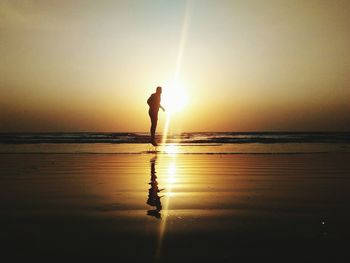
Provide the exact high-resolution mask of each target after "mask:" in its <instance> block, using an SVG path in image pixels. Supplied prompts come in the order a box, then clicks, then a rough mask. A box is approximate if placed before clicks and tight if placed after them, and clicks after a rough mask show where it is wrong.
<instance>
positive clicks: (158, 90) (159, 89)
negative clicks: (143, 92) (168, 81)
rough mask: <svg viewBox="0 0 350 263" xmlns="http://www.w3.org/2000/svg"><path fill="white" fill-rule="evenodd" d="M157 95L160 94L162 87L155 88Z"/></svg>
mask: <svg viewBox="0 0 350 263" xmlns="http://www.w3.org/2000/svg"><path fill="white" fill-rule="evenodd" d="M157 94H162V87H159V86H158V87H157Z"/></svg>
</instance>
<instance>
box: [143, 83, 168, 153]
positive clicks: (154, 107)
mask: <svg viewBox="0 0 350 263" xmlns="http://www.w3.org/2000/svg"><path fill="white" fill-rule="evenodd" d="M161 94H162V87H157V91H156V93H153V94H152V95H151V96H150V97H149V98H148V100H147V104H148V105H149V110H148V114H149V117H150V118H151V143H152V145H153V146H157V142H156V138H155V134H156V128H157V122H158V111H159V108H161V109H162V110H163V111H165V109H164V108H163V107H162V105H160V100H161V98H160V95H161Z"/></svg>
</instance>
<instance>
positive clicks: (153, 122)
mask: <svg viewBox="0 0 350 263" xmlns="http://www.w3.org/2000/svg"><path fill="white" fill-rule="evenodd" d="M150 117H151V129H150V131H151V141H152V142H155V139H156V129H157V122H158V118H157V116H155V114H150Z"/></svg>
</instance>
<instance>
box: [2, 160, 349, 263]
mask: <svg viewBox="0 0 350 263" xmlns="http://www.w3.org/2000/svg"><path fill="white" fill-rule="evenodd" d="M0 169H1V176H0V185H1V191H0V207H1V210H0V233H1V235H0V236H1V251H2V252H1V254H2V256H3V257H5V256H10V257H11V258H13V259H16V258H23V259H27V260H29V259H42V260H48V261H50V260H53V259H72V258H74V259H95V260H103V259H114V260H119V261H118V262H142V261H143V262H152V261H153V262H156V261H159V262H179V261H180V262H199V261H200V262H233V261H236V260H237V261H239V262H245V261H255V260H264V259H269V260H273V261H275V262H295V261H297V262H302V261H305V262H306V261H307V262H346V261H347V260H346V259H349V256H348V252H347V250H348V243H349V240H350V225H349V224H350V154H349V153H328V154H225V155H220V154H214V155H205V154H191V155H186V154H173V155H172V154H158V155H156V154H134V155H130V154H129V155H128V154H125V155H124V154H0ZM162 189H164V190H162ZM158 190H159V192H158ZM158 197H159V198H158ZM147 203H148V204H147Z"/></svg>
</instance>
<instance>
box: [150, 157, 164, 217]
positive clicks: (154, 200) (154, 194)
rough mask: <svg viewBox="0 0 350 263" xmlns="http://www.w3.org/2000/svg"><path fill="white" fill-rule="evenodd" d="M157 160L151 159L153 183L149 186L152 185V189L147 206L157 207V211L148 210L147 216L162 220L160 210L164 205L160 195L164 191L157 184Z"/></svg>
mask: <svg viewBox="0 0 350 263" xmlns="http://www.w3.org/2000/svg"><path fill="white" fill-rule="evenodd" d="M156 158H157V157H153V158H152V159H151V181H150V182H149V184H150V185H151V188H150V189H148V199H147V204H148V205H150V206H155V208H156V209H153V210H148V211H147V215H150V216H154V217H157V218H160V217H161V215H160V213H159V212H160V210H162V204H161V202H160V198H161V197H162V196H159V195H158V193H159V192H160V191H163V190H164V189H159V188H158V182H157V176H156Z"/></svg>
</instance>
